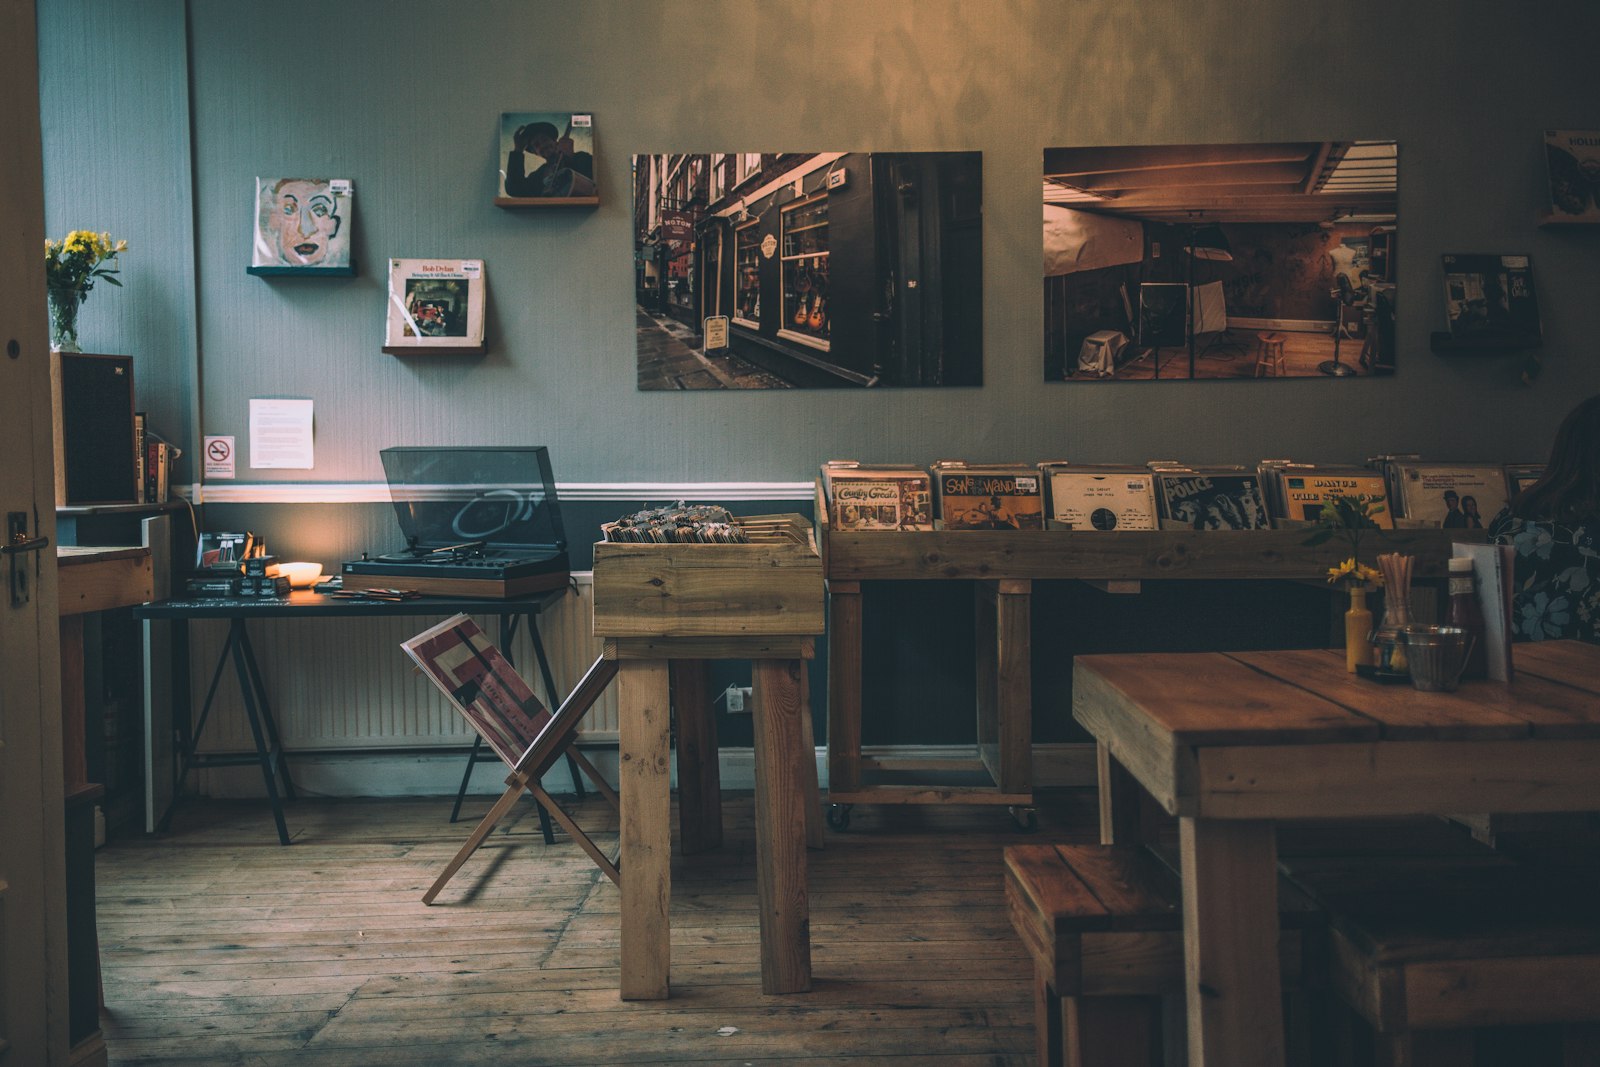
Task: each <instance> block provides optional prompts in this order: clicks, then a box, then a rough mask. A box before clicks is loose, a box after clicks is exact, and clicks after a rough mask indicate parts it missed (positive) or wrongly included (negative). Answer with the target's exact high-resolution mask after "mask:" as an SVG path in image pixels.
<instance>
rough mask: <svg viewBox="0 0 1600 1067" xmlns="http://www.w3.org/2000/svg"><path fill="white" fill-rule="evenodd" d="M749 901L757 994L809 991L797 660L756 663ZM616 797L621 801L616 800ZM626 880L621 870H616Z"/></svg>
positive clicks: (808, 910)
mask: <svg viewBox="0 0 1600 1067" xmlns="http://www.w3.org/2000/svg"><path fill="white" fill-rule="evenodd" d="M754 666H755V672H754V673H755V677H754V679H753V685H754V689H755V692H754V697H753V701H752V708H751V712H752V718H753V719H754V725H755V759H756V900H757V903H758V905H759V906H760V908H761V991H762V992H763V993H803V992H805V991H806V990H808V989H810V988H811V906H810V902H809V900H808V898H807V895H806V813H805V811H804V805H805V789H804V786H803V783H802V781H801V771H800V751H801V749H802V747H803V744H804V742H803V734H804V731H803V729H802V727H801V717H802V716H803V714H804V711H805V706H804V702H803V701H802V700H801V699H800V672H801V670H803V669H804V664H803V663H802V662H801V661H800V660H756V661H755V664H754ZM623 795H624V796H626V795H627V794H626V793H624V794H623ZM623 874H624V876H626V874H627V866H626V865H624V866H623Z"/></svg>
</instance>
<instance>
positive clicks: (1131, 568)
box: [816, 482, 1483, 829]
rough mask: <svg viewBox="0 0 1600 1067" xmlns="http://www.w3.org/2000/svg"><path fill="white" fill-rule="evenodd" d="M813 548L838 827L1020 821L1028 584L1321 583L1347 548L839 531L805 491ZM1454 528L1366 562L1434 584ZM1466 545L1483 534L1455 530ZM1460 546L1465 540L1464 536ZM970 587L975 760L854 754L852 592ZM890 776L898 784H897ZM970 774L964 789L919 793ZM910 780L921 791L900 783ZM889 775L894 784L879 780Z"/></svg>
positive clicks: (1029, 785)
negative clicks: (909, 815)
mask: <svg viewBox="0 0 1600 1067" xmlns="http://www.w3.org/2000/svg"><path fill="white" fill-rule="evenodd" d="M816 515H817V527H818V531H819V536H818V541H819V543H820V544H821V547H822V566H823V573H824V575H825V577H826V578H827V585H828V778H829V789H828V799H829V802H830V804H831V805H833V808H832V810H831V811H830V813H829V816H828V821H829V823H830V825H832V826H834V827H835V828H836V829H843V828H845V827H847V826H848V825H849V806H850V805H853V804H857V803H861V804H996V805H1009V806H1010V807H1012V808H1013V809H1014V810H1013V815H1014V816H1016V817H1018V821H1019V822H1020V823H1023V824H1024V825H1031V824H1032V822H1033V814H1032V812H1031V810H1021V809H1029V808H1031V805H1032V803H1033V766H1032V737H1033V691H1032V681H1031V677H1030V667H1029V664H1030V661H1031V658H1032V647H1031V639H1030V635H1029V627H1030V625H1031V621H1032V593H1033V583H1034V582H1035V581H1040V580H1062V579H1076V580H1080V581H1087V582H1092V583H1094V584H1096V585H1098V586H1100V587H1102V588H1109V589H1110V590H1111V591H1114V592H1137V591H1138V590H1139V583H1140V582H1142V581H1145V580H1147V579H1148V580H1152V581H1154V580H1167V579H1256V580H1260V579H1277V580H1290V581H1310V582H1318V583H1320V582H1322V581H1323V580H1324V578H1325V576H1326V574H1327V571H1328V568H1330V567H1333V566H1336V565H1337V564H1338V563H1339V562H1340V561H1341V560H1342V559H1343V558H1344V557H1345V556H1346V555H1348V549H1347V547H1346V546H1345V545H1344V543H1343V542H1342V541H1338V540H1333V541H1328V542H1325V543H1323V544H1321V545H1315V546H1308V545H1306V544H1305V543H1304V542H1305V540H1306V538H1307V531H1306V529H1304V528H1296V529H1285V530H1171V529H1168V530H1128V531H1122V530H1114V531H1104V532H1103V531H1099V530H1084V531H1076V530H1073V531H1068V530H932V531H917V532H911V531H894V530H888V531H872V530H864V531H845V530H838V529H835V528H834V527H833V525H832V524H831V523H830V522H829V519H828V507H827V498H826V497H825V495H824V493H823V489H822V485H821V483H820V482H818V484H817V487H816ZM1462 533H1463V531H1461V530H1420V529H1402V530H1382V531H1373V536H1372V538H1371V540H1369V541H1368V544H1369V545H1372V546H1373V548H1372V551H1374V552H1378V551H1384V552H1400V553H1404V554H1406V555H1410V556H1414V557H1416V560H1417V562H1416V569H1415V572H1414V573H1415V574H1416V575H1417V576H1418V577H1422V578H1443V577H1444V576H1445V573H1446V566H1447V561H1448V560H1449V558H1450V542H1451V540H1452V537H1451V535H1452V534H1454V535H1456V537H1455V539H1457V540H1461V539H1462V538H1461V536H1460V535H1461V534H1462ZM1468 533H1469V537H1468V538H1466V539H1469V540H1470V539H1475V537H1482V536H1483V535H1482V534H1481V533H1480V532H1478V531H1468ZM1472 535H1475V537H1474V536H1472ZM874 581H969V582H972V583H973V584H974V587H975V593H974V599H975V602H976V603H975V610H976V612H977V621H978V637H977V647H976V649H975V654H976V655H977V657H978V672H977V675H978V698H977V726H978V746H977V747H978V755H977V758H976V759H973V760H966V761H957V760H892V761H891V760H886V759H876V758H869V757H866V756H863V755H862V751H861V714H862V583H863V582H874ZM902 772H903V773H902ZM956 772H971V773H973V774H974V775H975V776H979V777H982V778H983V779H985V780H983V781H980V782H979V783H978V784H974V785H970V786H969V785H947V784H930V783H929V780H930V779H933V780H937V779H942V778H947V777H950V776H952V775H953V774H955V773H956ZM918 773H921V774H923V775H924V779H923V780H922V781H920V782H919V781H908V780H907V775H914V774H918ZM897 775H898V780H895V781H888V780H886V779H889V778H894V777H896V776H897Z"/></svg>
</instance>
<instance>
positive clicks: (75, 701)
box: [56, 615, 89, 792]
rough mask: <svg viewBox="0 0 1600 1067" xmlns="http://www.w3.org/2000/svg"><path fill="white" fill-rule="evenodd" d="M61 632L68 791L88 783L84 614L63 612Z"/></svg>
mask: <svg viewBox="0 0 1600 1067" xmlns="http://www.w3.org/2000/svg"><path fill="white" fill-rule="evenodd" d="M56 625H57V627H58V629H59V630H60V634H61V760H62V768H61V769H62V779H63V781H64V783H65V785H66V789H67V791H68V792H72V791H74V790H76V789H80V788H82V787H83V786H85V785H87V784H88V782H89V764H88V759H87V756H86V753H87V751H88V743H87V741H88V736H89V733H88V723H87V722H86V720H85V717H84V716H85V708H86V707H87V697H86V695H85V692H84V681H83V616H82V615H64V616H62V618H61V620H60V621H59V622H58V623H57V624H56Z"/></svg>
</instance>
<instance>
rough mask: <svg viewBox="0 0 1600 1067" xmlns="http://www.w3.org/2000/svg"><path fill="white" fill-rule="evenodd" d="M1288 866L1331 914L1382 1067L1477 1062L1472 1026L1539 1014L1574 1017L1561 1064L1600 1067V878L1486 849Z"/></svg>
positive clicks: (1336, 973)
mask: <svg viewBox="0 0 1600 1067" xmlns="http://www.w3.org/2000/svg"><path fill="white" fill-rule="evenodd" d="M1279 866H1280V869H1281V870H1282V871H1283V872H1284V874H1285V876H1286V877H1287V878H1288V879H1290V880H1291V881H1293V882H1294V883H1295V884H1296V885H1297V886H1299V887H1300V888H1301V889H1303V890H1304V891H1305V892H1306V894H1307V896H1309V897H1310V898H1311V899H1312V900H1314V901H1315V902H1316V903H1317V904H1319V905H1320V906H1322V907H1323V908H1324V909H1326V911H1327V913H1328V921H1329V926H1330V930H1329V960H1330V967H1331V979H1332V985H1333V987H1334V989H1335V990H1336V991H1337V993H1338V994H1339V996H1340V997H1341V999H1343V1000H1344V1001H1345V1002H1346V1003H1348V1004H1349V1005H1350V1006H1351V1007H1352V1008H1354V1009H1355V1011H1356V1012H1357V1013H1358V1014H1359V1015H1361V1017H1362V1018H1364V1019H1365V1020H1366V1021H1367V1022H1368V1023H1369V1024H1370V1025H1371V1027H1372V1029H1373V1030H1374V1031H1375V1056H1374V1062H1375V1063H1376V1064H1377V1065H1378V1067H1385V1065H1393V1067H1398V1065H1401V1064H1404V1065H1407V1067H1411V1065H1416V1067H1426V1065H1430V1064H1441V1065H1443V1064H1449V1065H1450V1067H1471V1064H1473V1062H1474V1057H1475V1055H1476V1053H1475V1044H1476V1035H1475V1034H1474V1030H1473V1028H1481V1027H1505V1026H1533V1025H1537V1024H1568V1025H1566V1028H1565V1032H1564V1033H1563V1034H1561V1035H1559V1041H1558V1042H1557V1043H1558V1044H1560V1045H1561V1046H1562V1049H1563V1051H1562V1052H1561V1053H1560V1054H1559V1055H1557V1056H1556V1057H1555V1059H1554V1060H1553V1061H1551V1062H1559V1063H1564V1064H1567V1065H1569V1067H1575V1065H1577V1064H1597V1063H1600V1026H1597V1025H1595V1024H1597V1023H1600V908H1597V907H1596V901H1597V900H1600V893H1597V891H1596V890H1595V889H1594V888H1593V887H1592V886H1590V885H1587V884H1584V883H1581V882H1576V881H1572V880H1569V879H1566V878H1563V877H1560V876H1558V875H1554V874H1551V873H1549V872H1546V871H1543V870H1540V869H1536V868H1532V867H1529V866H1526V865H1523V864H1519V863H1517V862H1515V861H1514V860H1511V859H1509V858H1507V857H1505V856H1503V855H1499V854H1496V853H1494V852H1492V851H1491V850H1488V849H1482V850H1481V851H1479V852H1477V853H1470V852H1462V853H1460V854H1455V855H1450V854H1443V853H1434V854H1429V853H1427V852H1422V853H1417V854H1409V855H1407V854H1392V855H1370V854H1369V855H1360V856H1349V855H1343V856H1340V855H1334V856H1330V855H1327V854H1321V855H1318V854H1316V853H1315V852H1312V853H1311V854H1307V855H1287V856H1282V857H1281V858H1280V861H1279ZM1484 1036H1485V1038H1487V1037H1488V1036H1489V1035H1487V1034H1485V1035H1484ZM1518 1062H1519V1063H1527V1064H1530V1065H1531V1064H1533V1063H1536V1062H1541V1063H1542V1062H1546V1060H1544V1059H1541V1058H1538V1057H1536V1056H1535V1055H1534V1053H1533V1051H1532V1049H1531V1047H1530V1049H1529V1051H1528V1053H1527V1054H1526V1055H1525V1056H1523V1057H1519V1059H1518Z"/></svg>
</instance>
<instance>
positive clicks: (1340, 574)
mask: <svg viewBox="0 0 1600 1067" xmlns="http://www.w3.org/2000/svg"><path fill="white" fill-rule="evenodd" d="M1328 584H1329V585H1382V584H1383V575H1382V574H1380V573H1379V572H1378V571H1377V570H1375V569H1373V568H1372V567H1367V566H1364V565H1362V564H1360V563H1357V562H1356V561H1355V559H1354V557H1352V558H1350V559H1347V560H1345V561H1344V562H1343V563H1341V564H1339V565H1338V566H1337V567H1329V568H1328Z"/></svg>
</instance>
